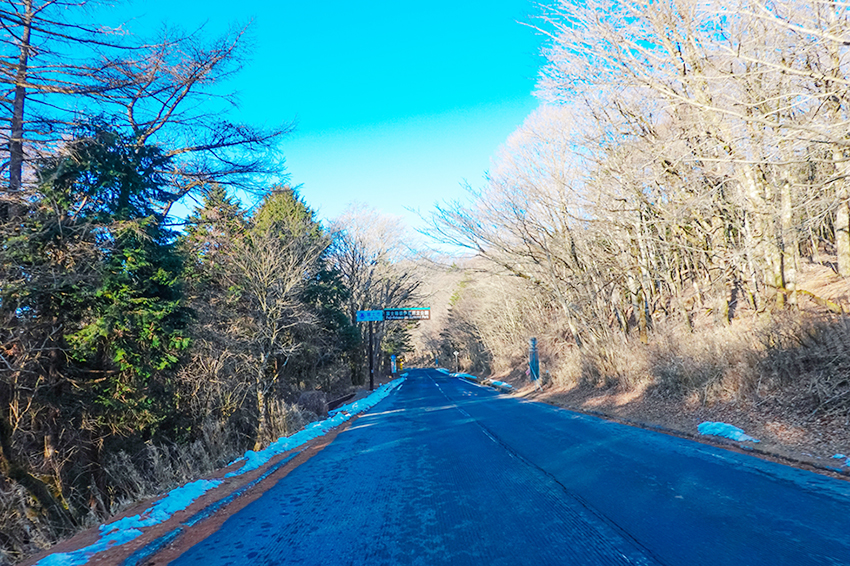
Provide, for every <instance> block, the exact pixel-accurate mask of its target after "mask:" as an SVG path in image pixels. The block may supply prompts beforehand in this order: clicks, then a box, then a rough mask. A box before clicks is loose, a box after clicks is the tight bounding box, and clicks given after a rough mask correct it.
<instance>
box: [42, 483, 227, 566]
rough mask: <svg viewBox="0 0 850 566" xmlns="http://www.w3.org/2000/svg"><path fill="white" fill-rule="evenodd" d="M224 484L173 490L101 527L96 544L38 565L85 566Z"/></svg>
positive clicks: (183, 487)
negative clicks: (84, 565)
mask: <svg viewBox="0 0 850 566" xmlns="http://www.w3.org/2000/svg"><path fill="white" fill-rule="evenodd" d="M220 484H221V480H198V481H195V482H192V483H187V484H186V485H184V486H182V487H178V488H177V489H173V490H171V491H169V492H168V495H166V496H165V497H163V498H162V499H160V500H159V501H157V502H156V503H154V504H153V506H152V507H149V508H148V509H146V510H145V512H144V513H142V514H140V515H134V516H132V517H124V518H123V519H118V520H117V521H113V522H112V523H107V524H105V525H101V526H100V527H99V528H100V539H99V540H98V541H97V542H96V543H94V544H91V545H89V546H86V547H85V548H81V549H79V550H74V551H72V552H59V553H56V554H51V555H50V556H47V557H46V558H43V559H42V560H40V561H38V562H37V563H36V566H82V565H83V564H86V563H87V562H88V561H89V558H91V557H92V556H94V555H95V554H97V553H98V552H102V551H104V550H108V549H110V548H112V547H113V546H118V545H121V544H124V543H127V542H130V541H131V540H133V539H135V538H136V537H138V536H140V535H141V534H142V531H140V530H139V529H141V528H142V527H152V526H153V525H158V524H160V523H162V522H164V521H167V520H168V519H170V518H171V516H172V515H173V514H174V513H176V512H177V511H182V510H183V509H186V508H187V507H189V505H191V504H192V502H193V501H195V500H196V499H197V498H199V497H200V496H202V495H203V494H204V493H206V492H207V491H209V490H211V489H213V488H215V487H218V486H219V485H220Z"/></svg>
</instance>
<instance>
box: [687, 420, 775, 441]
mask: <svg viewBox="0 0 850 566" xmlns="http://www.w3.org/2000/svg"><path fill="white" fill-rule="evenodd" d="M697 429H699V433H700V434H704V435H710V436H722V437H724V438H729V439H732V440H737V441H738V442H760V441H759V440H757V439H755V438H753V437H752V436H748V435H746V434H744V431H743V430H741V429H740V428H738V427H736V426H733V425H730V424H727V423H721V422H711V421H706V422H704V423H700V424H699V426H697Z"/></svg>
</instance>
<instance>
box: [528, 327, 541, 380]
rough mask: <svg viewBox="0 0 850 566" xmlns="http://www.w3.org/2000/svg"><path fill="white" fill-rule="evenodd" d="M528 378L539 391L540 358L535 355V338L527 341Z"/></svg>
mask: <svg viewBox="0 0 850 566" xmlns="http://www.w3.org/2000/svg"><path fill="white" fill-rule="evenodd" d="M528 377H530V378H531V381H533V382H534V384H535V385H537V388H538V389H540V356H539V354H538V353H537V338H532V339H530V340H529V341H528Z"/></svg>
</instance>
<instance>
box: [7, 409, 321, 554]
mask: <svg viewBox="0 0 850 566" xmlns="http://www.w3.org/2000/svg"><path fill="white" fill-rule="evenodd" d="M268 418H269V423H268V428H267V430H268V438H266V439H265V442H264V444H268V443H270V442H272V441H274V440H276V439H277V438H279V437H281V436H289V435H292V434H294V433H295V432H298V431H299V430H301V429H302V428H304V426H305V425H306V424H307V423H309V422H310V421H311V420H315V419H316V418H317V417H316V414H314V413H313V412H311V411H309V410H306V409H301V408H299V406H297V405H289V404H286V403H283V402H281V401H276V400H274V401H272V402H270V403H269V407H268ZM246 446H247V445H246V440H245V438H244V436H243V435H241V434H240V433H239V431H237V430H236V429H234V428H232V427H229V426H226V425H224V424H222V423H219V422H214V421H209V422H207V423H206V424H205V425H204V426H203V427H202V429H201V430H200V431H199V434H198V438H197V439H196V440H195V441H194V442H191V443H188V444H181V445H155V444H147V445H145V447H144V449H142V450H141V451H139V452H137V453H134V454H128V453H127V452H123V451H121V452H117V453H114V454H112V455H110V457H109V458H108V459H107V461H106V462H105V463H104V473H105V475H106V478H107V485H108V489H109V491H110V493H109V494H108V495H109V499H110V501H112V505H111V506H110V508H109V511H110V513H111V514H115V513H118V512H120V511H122V510H124V509H126V508H128V507H131V506H132V505H134V504H136V503H137V502H139V501H141V500H143V499H146V498H148V497H151V496H155V495H157V494H160V493H163V492H165V491H168V490H170V489H173V488H174V487H177V486H179V485H182V484H184V483H186V482H188V481H192V480H194V479H197V478H199V477H202V476H204V475H206V474H209V473H210V472H213V471H214V470H216V469H218V468H221V467H224V466H225V465H227V464H228V463H229V462H231V461H233V460H234V459H236V458H237V457H238V456H240V455H241V454H242V453H243V452H244V450H245V448H246ZM93 497H96V495H93ZM37 509H38V505H37V503H36V502H35V501H33V500H32V498H31V497H30V496H29V495H28V494H27V492H26V490H24V489H22V488H21V487H20V486H17V485H16V484H11V483H5V484H3V483H0V565H4V564H13V563H15V562H16V561H19V560H22V559H23V558H25V557H26V556H28V555H31V554H34V553H35V552H38V551H41V550H44V549H46V548H49V547H50V546H51V545H52V544H54V543H55V542H57V541H58V540H59V539H60V538H62V537H64V536H68V535H69V533H58V532H56V531H55V530H54V529H52V528H51V526H50V524H49V522H48V520H47V517H46V516H45V515H44V514H43V513H39V512H38V511H37ZM104 519H106V517H98V516H97V515H95V513H94V512H92V513H91V514H90V516H89V517H88V518H87V519H86V520H84V521H83V524H82V525H80V527H81V528H85V527H89V526H93V525H95V524H97V523H99V522H102V521H103V520H104Z"/></svg>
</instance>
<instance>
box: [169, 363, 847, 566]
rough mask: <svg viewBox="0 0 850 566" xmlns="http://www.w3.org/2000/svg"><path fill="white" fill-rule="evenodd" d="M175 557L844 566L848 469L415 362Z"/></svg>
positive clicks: (194, 560) (210, 565)
mask: <svg viewBox="0 0 850 566" xmlns="http://www.w3.org/2000/svg"><path fill="white" fill-rule="evenodd" d="M172 564H176V565H180V566H187V565H203V566H224V565H241V564H256V565H273V564H275V565H276V564H300V565H334V566H336V565H340V566H342V565H347V564H369V565H378V564H422V565H431V564H470V565H471V564H475V565H479V564H486V565H495V564H506V565H507V564H510V565H517V564H535V565H538V564H558V565H562V564H563V565H566V564H577V565H579V564H580V565H608V564H612V565H613V564H645V565H650V564H664V565H688V566H693V565H701V564H704V565H711V566H720V565H726V564H728V565H736V566H740V565H759V564H765V565H771V566H779V565H786V564H787V565H793V566H805V565H809V564H823V565H832V566H835V565H839V564H845V565H850V483H848V482H843V481H840V480H835V479H831V478H829V477H825V476H821V475H818V474H814V473H811V472H806V471H802V470H797V469H794V468H789V467H786V466H782V465H779V464H774V463H771V462H766V461H763V460H760V459H757V458H754V457H750V456H748V455H745V454H738V453H734V452H729V451H726V450H723V449H720V448H715V447H711V446H707V445H703V444H699V443H696V442H692V441H689V440H684V439H679V438H674V437H670V436H667V435H664V434H660V433H654V432H648V431H645V430H640V429H636V428H632V427H628V426H623V425H619V424H616V423H611V422H607V421H604V420H601V419H596V418H593V417H588V416H584V415H579V414H576V413H572V412H569V411H565V410H562V409H556V408H553V407H550V406H548V405H543V404H538V403H530V402H525V401H522V400H518V399H513V398H510V397H508V396H505V395H500V394H497V393H496V392H494V391H492V390H490V389H488V388H483V387H479V386H476V385H473V384H469V383H466V382H464V381H461V380H459V379H455V378H451V377H449V376H447V375H445V374H442V373H439V372H436V371H433V370H413V371H411V372H410V375H409V377H408V380H407V381H406V382H405V383H404V384H403V385H402V386H401V388H400V389H399V390H397V391H396V392H395V393H393V394H392V395H390V397H388V398H387V399H385V400H384V401H382V402H381V403H379V404H378V405H377V406H375V407H374V408H373V409H372V410H371V411H370V412H369V413H367V414H365V415H364V416H361V417H360V418H359V419H357V420H356V421H355V422H354V423H353V425H352V426H351V427H350V428H349V429H348V430H347V431H345V432H343V433H341V434H340V435H339V436H338V437H337V438H336V440H335V441H334V442H333V443H332V444H331V445H329V446H328V447H327V448H325V449H324V450H323V451H322V452H320V453H319V454H318V455H316V456H314V457H313V458H312V459H310V460H309V461H308V462H306V463H304V464H302V465H301V466H299V467H298V468H296V469H295V470H293V471H292V472H291V473H290V474H289V475H288V476H286V477H285V478H284V479H283V480H281V481H280V482H279V483H278V484H277V485H276V486H275V487H273V488H271V489H270V490H269V491H268V492H266V494H265V495H264V496H263V497H262V498H260V499H259V500H257V501H256V502H254V503H253V504H251V505H249V506H248V507H246V508H245V509H243V510H242V511H241V512H239V513H237V514H235V515H233V516H232V517H231V518H230V519H228V520H227V522H225V523H224V525H223V526H222V528H221V529H219V531H218V532H217V533H215V534H213V535H211V536H210V537H209V538H208V539H206V540H205V541H204V542H202V543H200V544H198V545H196V546H195V547H193V548H191V549H189V550H188V551H187V552H186V553H185V554H183V555H182V556H181V557H180V558H179V559H178V560H176V561H175V562H172Z"/></svg>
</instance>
